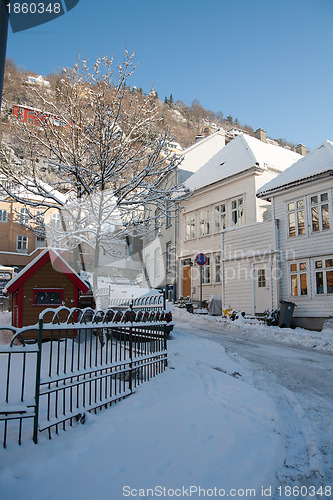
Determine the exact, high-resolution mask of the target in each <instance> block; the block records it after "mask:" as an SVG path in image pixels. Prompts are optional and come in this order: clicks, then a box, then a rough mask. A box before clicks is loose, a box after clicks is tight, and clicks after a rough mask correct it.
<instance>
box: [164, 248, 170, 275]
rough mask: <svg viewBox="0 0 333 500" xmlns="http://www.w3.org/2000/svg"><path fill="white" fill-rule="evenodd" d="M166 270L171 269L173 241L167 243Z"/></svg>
mask: <svg viewBox="0 0 333 500" xmlns="http://www.w3.org/2000/svg"><path fill="white" fill-rule="evenodd" d="M165 270H166V272H168V271H170V270H171V241H168V242H167V243H166V245H165Z"/></svg>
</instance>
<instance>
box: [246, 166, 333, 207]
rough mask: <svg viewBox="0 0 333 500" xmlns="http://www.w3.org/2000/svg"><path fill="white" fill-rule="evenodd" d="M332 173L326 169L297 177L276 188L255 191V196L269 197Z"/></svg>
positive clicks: (332, 173)
mask: <svg viewBox="0 0 333 500" xmlns="http://www.w3.org/2000/svg"><path fill="white" fill-rule="evenodd" d="M332 175H333V170H327V171H326V172H322V173H320V174H315V175H312V176H310V177H306V178H305V179H298V180H297V181H293V182H289V183H287V184H283V185H282V186H277V187H276V188H273V189H269V190H268V191H263V192H262V193H257V195H256V196H257V198H265V199H267V200H268V199H269V198H271V196H272V195H275V194H277V193H279V192H283V191H286V190H287V189H291V188H293V187H296V186H299V185H301V184H307V183H309V182H313V181H315V180H318V179H324V178H325V177H329V176H332Z"/></svg>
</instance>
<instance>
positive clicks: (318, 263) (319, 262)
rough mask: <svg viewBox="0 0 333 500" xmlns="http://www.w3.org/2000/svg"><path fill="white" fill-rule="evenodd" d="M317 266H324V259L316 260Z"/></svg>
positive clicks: (319, 267)
mask: <svg viewBox="0 0 333 500" xmlns="http://www.w3.org/2000/svg"><path fill="white" fill-rule="evenodd" d="M315 267H316V269H321V268H322V267H323V261H322V260H316V262H315Z"/></svg>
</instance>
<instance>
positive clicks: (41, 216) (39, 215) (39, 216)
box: [35, 209, 45, 224]
mask: <svg viewBox="0 0 333 500" xmlns="http://www.w3.org/2000/svg"><path fill="white" fill-rule="evenodd" d="M35 215H36V222H38V223H39V224H44V222H45V210H40V209H38V210H36V211H35Z"/></svg>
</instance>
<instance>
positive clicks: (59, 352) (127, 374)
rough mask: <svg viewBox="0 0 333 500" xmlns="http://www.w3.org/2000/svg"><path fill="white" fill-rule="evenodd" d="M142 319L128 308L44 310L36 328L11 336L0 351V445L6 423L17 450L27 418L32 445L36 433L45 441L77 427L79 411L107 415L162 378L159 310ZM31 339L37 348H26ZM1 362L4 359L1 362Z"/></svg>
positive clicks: (162, 340) (163, 360)
mask: <svg viewBox="0 0 333 500" xmlns="http://www.w3.org/2000/svg"><path fill="white" fill-rule="evenodd" d="M146 313H147V311H145V310H140V309H135V308H134V306H133V307H132V308H131V309H126V310H119V309H117V310H116V309H109V310H105V311H94V310H92V309H84V310H80V309H67V308H65V307H60V308H58V309H56V310H54V309H48V310H45V311H44V312H43V313H42V314H41V315H40V320H39V324H38V325H33V326H31V327H26V328H24V329H21V330H19V331H17V332H16V333H15V335H14V337H13V340H12V342H11V345H10V346H0V372H1V371H2V373H1V380H5V381H6V383H5V386H6V387H5V392H4V395H3V397H2V396H0V399H1V400H2V401H3V403H0V425H2V427H3V429H2V433H3V445H4V446H5V447H6V444H7V438H8V436H9V434H10V436H11V437H12V436H13V432H14V431H13V430H12V431H11V432H9V425H8V424H9V421H10V422H11V424H13V425H14V424H16V431H17V432H18V442H19V444H21V441H22V436H23V434H24V433H23V430H22V422H23V421H24V420H25V419H30V420H29V422H30V423H31V422H33V425H32V431H33V440H34V442H35V443H37V441H38V433H39V432H42V431H46V432H47V433H48V436H49V438H51V436H52V432H55V433H58V432H59V430H60V429H63V430H65V429H66V427H67V426H68V425H70V426H71V425H73V422H74V421H77V420H81V421H82V420H83V419H84V418H85V417H84V415H85V413H86V412H91V411H94V412H95V413H96V412H97V411H99V410H100V409H102V408H107V407H108V406H110V405H112V404H113V403H115V402H117V401H119V400H120V399H123V398H125V397H127V396H128V395H130V394H132V393H133V391H134V389H135V387H136V386H137V385H138V384H141V383H142V382H145V381H148V380H149V379H150V378H151V377H154V376H155V375H157V374H158V373H161V372H163V371H164V370H165V367H166V365H167V341H166V331H165V326H166V322H165V321H164V317H165V311H164V310H163V309H162V305H161V306H160V309H159V310H154V311H149V312H148V314H146ZM3 328H4V327H2V328H1V329H3ZM6 328H7V329H8V328H9V327H6ZM14 330H15V329H14V328H12V331H14ZM34 336H35V338H36V342H35V343H34V344H28V343H27V342H28V341H27V340H25V339H26V338H29V339H31V338H32V337H34ZM45 339H47V340H48V341H47V342H45ZM30 341H31V340H30ZM17 344H19V345H17ZM2 356H4V357H6V360H5V361H4V360H3V359H2V362H1V357H2ZM15 356H20V360H19V359H18V358H15V359H14V357H15ZM19 387H20V390H18V388H19ZM30 433H31V426H30Z"/></svg>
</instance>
